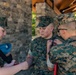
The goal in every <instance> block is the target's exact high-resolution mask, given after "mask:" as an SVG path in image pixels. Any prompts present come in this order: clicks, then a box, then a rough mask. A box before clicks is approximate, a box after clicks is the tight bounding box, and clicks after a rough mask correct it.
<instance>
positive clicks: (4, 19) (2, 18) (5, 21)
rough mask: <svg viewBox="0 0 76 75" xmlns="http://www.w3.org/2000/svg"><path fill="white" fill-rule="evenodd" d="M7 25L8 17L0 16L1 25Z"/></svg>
mask: <svg viewBox="0 0 76 75" xmlns="http://www.w3.org/2000/svg"><path fill="white" fill-rule="evenodd" d="M6 26H7V19H6V17H0V27H3V28H4V27H6Z"/></svg>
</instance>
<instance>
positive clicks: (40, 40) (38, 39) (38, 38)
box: [32, 37, 44, 43]
mask: <svg viewBox="0 0 76 75" xmlns="http://www.w3.org/2000/svg"><path fill="white" fill-rule="evenodd" d="M42 41H44V39H43V38H42V37H37V38H35V39H33V40H32V42H36V43H37V42H42Z"/></svg>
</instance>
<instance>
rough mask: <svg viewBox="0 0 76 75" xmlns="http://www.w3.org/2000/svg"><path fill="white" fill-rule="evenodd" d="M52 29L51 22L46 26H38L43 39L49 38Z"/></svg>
mask: <svg viewBox="0 0 76 75" xmlns="http://www.w3.org/2000/svg"><path fill="white" fill-rule="evenodd" d="M53 29H54V27H53V24H50V25H48V26H47V27H39V32H40V36H41V37H43V38H45V39H47V38H51V37H52V36H51V35H52V31H53Z"/></svg>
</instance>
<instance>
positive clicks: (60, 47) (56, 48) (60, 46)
mask: <svg viewBox="0 0 76 75" xmlns="http://www.w3.org/2000/svg"><path fill="white" fill-rule="evenodd" d="M64 47H65V44H58V45H56V46H53V47H52V48H51V49H50V52H51V53H54V54H56V53H61V52H62V51H63V49H64Z"/></svg>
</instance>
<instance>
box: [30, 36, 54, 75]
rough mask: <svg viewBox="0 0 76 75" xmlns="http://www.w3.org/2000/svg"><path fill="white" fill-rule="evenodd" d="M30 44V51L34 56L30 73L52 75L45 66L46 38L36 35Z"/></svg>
mask: <svg viewBox="0 0 76 75" xmlns="http://www.w3.org/2000/svg"><path fill="white" fill-rule="evenodd" d="M50 40H52V39H50ZM31 45H32V46H31V51H32V53H33V57H34V61H33V65H32V74H31V75H53V73H52V72H51V71H49V70H48V68H47V62H46V52H47V50H46V46H47V39H44V38H41V37H38V38H36V39H34V40H33V41H32V44H31Z"/></svg>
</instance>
